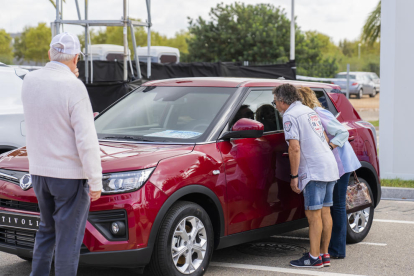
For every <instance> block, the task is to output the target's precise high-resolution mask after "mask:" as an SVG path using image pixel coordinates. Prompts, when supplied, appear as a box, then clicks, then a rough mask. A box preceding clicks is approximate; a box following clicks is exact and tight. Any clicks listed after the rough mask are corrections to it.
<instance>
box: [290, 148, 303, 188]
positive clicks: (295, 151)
mask: <svg viewBox="0 0 414 276" xmlns="http://www.w3.org/2000/svg"><path fill="white" fill-rule="evenodd" d="M289 161H290V173H291V175H293V176H296V175H298V174H299V163H300V144H299V141H298V140H289ZM290 187H291V188H292V191H294V192H295V193H297V194H300V190H299V178H298V177H296V178H293V179H291V180H290Z"/></svg>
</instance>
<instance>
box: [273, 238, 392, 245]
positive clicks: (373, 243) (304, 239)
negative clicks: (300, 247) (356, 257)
mask: <svg viewBox="0 0 414 276" xmlns="http://www.w3.org/2000/svg"><path fill="white" fill-rule="evenodd" d="M272 238H280V239H291V240H303V241H308V240H309V238H302V237H292V236H272ZM357 244H366V245H378V246H387V244H386V243H375V242H359V243H357Z"/></svg>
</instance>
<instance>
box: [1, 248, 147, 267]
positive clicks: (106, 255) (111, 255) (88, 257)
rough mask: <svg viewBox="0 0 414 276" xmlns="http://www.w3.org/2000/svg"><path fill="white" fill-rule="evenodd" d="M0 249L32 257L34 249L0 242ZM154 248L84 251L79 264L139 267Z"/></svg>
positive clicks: (142, 265) (144, 264) (24, 256)
mask: <svg viewBox="0 0 414 276" xmlns="http://www.w3.org/2000/svg"><path fill="white" fill-rule="evenodd" d="M0 251H2V252H6V253H9V254H14V255H17V256H20V257H23V258H29V259H31V258H32V257H33V249H29V248H24V247H20V246H14V245H7V244H3V243H1V244H0ZM151 254H152V248H149V247H146V248H141V249H133V250H121V251H105V252H84V253H81V255H80V258H79V265H85V266H99V267H124V268H138V267H144V266H146V265H147V264H148V263H149V262H150V259H151Z"/></svg>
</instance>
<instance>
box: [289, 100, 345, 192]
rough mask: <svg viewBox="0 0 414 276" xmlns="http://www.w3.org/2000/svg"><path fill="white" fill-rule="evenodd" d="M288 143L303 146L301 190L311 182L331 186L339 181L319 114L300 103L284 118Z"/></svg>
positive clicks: (290, 108) (301, 153)
mask: <svg viewBox="0 0 414 276" xmlns="http://www.w3.org/2000/svg"><path fill="white" fill-rule="evenodd" d="M283 128H284V130H285V140H286V142H287V143H288V144H289V140H298V141H299V144H300V164H299V189H300V190H301V191H302V190H303V189H304V188H305V186H306V185H307V184H308V183H309V181H323V182H331V181H336V180H338V179H339V171H338V166H337V164H336V160H335V157H334V155H333V153H332V151H331V149H330V148H329V145H328V143H327V142H326V139H325V136H324V128H323V126H322V123H321V120H320V118H319V116H318V114H317V113H316V112H315V111H314V110H312V109H310V108H309V107H307V106H304V105H303V104H302V103H301V102H299V101H297V102H294V103H293V104H291V105H290V107H289V108H288V109H287V110H286V112H285V113H284V114H283Z"/></svg>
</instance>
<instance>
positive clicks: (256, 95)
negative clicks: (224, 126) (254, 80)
mask: <svg viewBox="0 0 414 276" xmlns="http://www.w3.org/2000/svg"><path fill="white" fill-rule="evenodd" d="M272 101H273V94H272V90H271V89H267V90H252V91H250V93H249V95H248V96H247V98H246V99H245V100H244V102H243V104H242V105H241V107H240V108H239V110H238V111H237V113H236V115H235V116H234V118H233V119H232V120H231V123H230V129H231V127H232V126H233V125H234V124H235V123H236V122H237V121H238V120H240V119H241V118H248V119H252V120H256V121H258V122H260V123H262V124H263V126H264V132H270V131H278V130H283V128H282V125H283V124H282V122H283V119H282V116H281V115H280V114H279V112H278V111H277V110H276V108H274V107H273V105H272Z"/></svg>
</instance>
